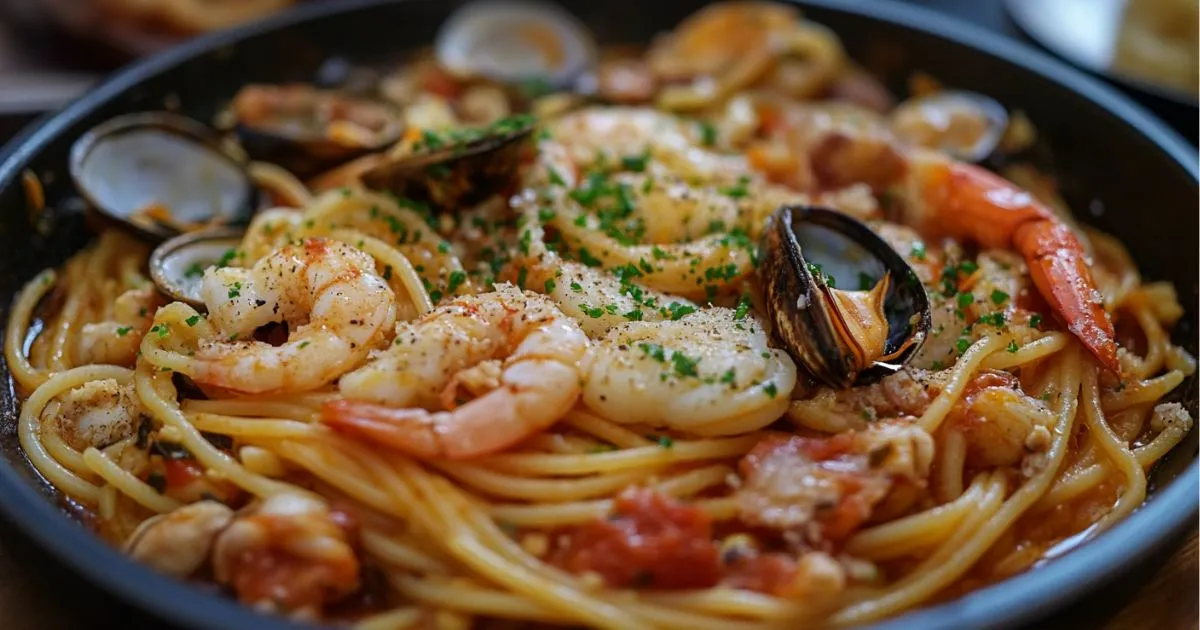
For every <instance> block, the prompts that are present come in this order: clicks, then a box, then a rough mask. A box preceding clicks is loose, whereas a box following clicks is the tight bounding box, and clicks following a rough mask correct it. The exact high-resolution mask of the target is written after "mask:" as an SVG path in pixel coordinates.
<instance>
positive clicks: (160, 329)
mask: <svg viewBox="0 0 1200 630" xmlns="http://www.w3.org/2000/svg"><path fill="white" fill-rule="evenodd" d="M150 332H152V333H156V334H157V335H158V338H159V339H164V338H166V336H167V335H169V334H171V329H170V328H167V325H166V324H155V325H153V326H151V327H150Z"/></svg>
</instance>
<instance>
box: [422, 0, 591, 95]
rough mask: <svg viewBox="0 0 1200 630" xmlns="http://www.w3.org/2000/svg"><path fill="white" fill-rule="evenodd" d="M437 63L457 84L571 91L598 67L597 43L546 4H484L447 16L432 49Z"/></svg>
mask: <svg viewBox="0 0 1200 630" xmlns="http://www.w3.org/2000/svg"><path fill="white" fill-rule="evenodd" d="M434 47H435V49H436V52H437V59H438V63H440V64H441V66H442V67H443V68H445V69H446V70H448V71H449V72H450V73H452V74H454V75H455V76H457V77H459V78H463V79H466V78H474V77H486V78H489V79H492V80H493V81H497V82H500V83H509V84H512V83H520V82H528V81H540V82H544V83H545V84H546V85H547V86H548V87H550V88H552V89H562V88H567V87H571V86H572V85H573V84H574V83H575V82H576V81H577V80H579V79H580V78H581V77H583V76H584V75H585V74H586V73H587V72H589V71H590V70H591V69H592V67H593V66H594V65H595V63H596V54H597V53H596V50H597V46H596V41H595V39H594V38H593V37H592V35H591V34H590V33H589V32H588V29H587V27H586V26H585V25H584V24H583V23H582V22H581V21H580V20H579V19H578V18H576V17H575V16H574V15H572V14H571V13H569V12H568V11H566V10H565V9H563V8H562V7H560V6H558V5H557V4H553V3H550V2H536V1H531V0H524V1H515V0H484V1H482V2H472V3H470V4H467V5H466V6H464V7H462V8H460V9H459V10H458V11H456V12H455V13H454V15H452V16H450V18H449V19H448V20H447V21H446V23H445V24H444V25H443V26H442V29H441V30H440V31H439V32H438V35H437V41H436V42H435V44H434Z"/></svg>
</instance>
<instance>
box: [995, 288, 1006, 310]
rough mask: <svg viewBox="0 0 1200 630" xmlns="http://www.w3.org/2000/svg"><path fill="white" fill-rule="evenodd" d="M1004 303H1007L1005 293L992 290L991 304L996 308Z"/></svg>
mask: <svg viewBox="0 0 1200 630" xmlns="http://www.w3.org/2000/svg"><path fill="white" fill-rule="evenodd" d="M1006 301H1008V294H1007V293H1005V292H1003V291H1001V290H1000V289H994V290H992V304H995V305H996V306H1000V305H1001V304H1003V303H1005V302H1006Z"/></svg>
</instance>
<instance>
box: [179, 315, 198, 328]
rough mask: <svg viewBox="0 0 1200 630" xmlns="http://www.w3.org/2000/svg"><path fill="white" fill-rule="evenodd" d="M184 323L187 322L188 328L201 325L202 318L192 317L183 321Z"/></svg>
mask: <svg viewBox="0 0 1200 630" xmlns="http://www.w3.org/2000/svg"><path fill="white" fill-rule="evenodd" d="M183 321H185V322H187V325H188V326H195V325H196V324H199V323H200V316H199V315H192V316H191V317H189V318H187V319H185V320H183Z"/></svg>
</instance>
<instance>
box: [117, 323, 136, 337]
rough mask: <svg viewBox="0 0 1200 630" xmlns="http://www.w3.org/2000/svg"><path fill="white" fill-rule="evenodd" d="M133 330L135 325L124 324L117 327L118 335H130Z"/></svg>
mask: <svg viewBox="0 0 1200 630" xmlns="http://www.w3.org/2000/svg"><path fill="white" fill-rule="evenodd" d="M132 330H133V326H122V327H120V328H118V329H117V336H118V337H124V336H125V335H128V334H129V333H130V331H132Z"/></svg>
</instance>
